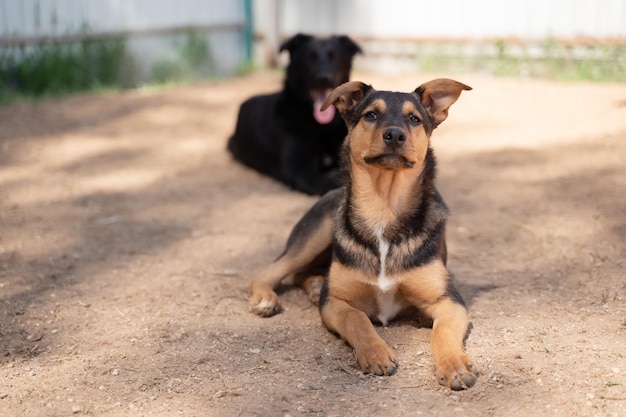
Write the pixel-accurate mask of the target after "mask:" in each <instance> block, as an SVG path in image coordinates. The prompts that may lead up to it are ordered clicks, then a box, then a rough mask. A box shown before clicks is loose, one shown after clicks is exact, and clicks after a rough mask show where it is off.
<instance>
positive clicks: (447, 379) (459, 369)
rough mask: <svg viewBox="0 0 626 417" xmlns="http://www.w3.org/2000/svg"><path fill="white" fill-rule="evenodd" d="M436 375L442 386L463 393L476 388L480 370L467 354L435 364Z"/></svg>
mask: <svg viewBox="0 0 626 417" xmlns="http://www.w3.org/2000/svg"><path fill="white" fill-rule="evenodd" d="M435 374H436V375H437V378H438V379H439V383H440V384H441V385H444V386H447V387H449V388H450V389H452V390H454V391H461V390H464V389H468V388H471V387H473V386H474V384H475V383H476V378H477V377H478V368H476V366H475V365H474V364H473V363H472V360H471V359H470V357H469V356H467V355H466V354H464V353H463V354H461V355H458V356H455V357H449V358H445V359H442V360H441V361H440V362H439V363H437V364H435Z"/></svg>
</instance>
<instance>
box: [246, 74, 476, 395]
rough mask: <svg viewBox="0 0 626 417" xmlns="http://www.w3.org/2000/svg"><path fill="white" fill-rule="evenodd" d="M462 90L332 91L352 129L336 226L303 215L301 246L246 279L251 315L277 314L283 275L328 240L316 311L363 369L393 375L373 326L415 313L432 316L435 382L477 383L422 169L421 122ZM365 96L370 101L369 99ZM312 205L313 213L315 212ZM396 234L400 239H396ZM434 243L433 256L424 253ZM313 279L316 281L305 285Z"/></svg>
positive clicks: (434, 121)
mask: <svg viewBox="0 0 626 417" xmlns="http://www.w3.org/2000/svg"><path fill="white" fill-rule="evenodd" d="M468 89H470V87H468V86H466V85H464V84H461V83H458V82H456V81H453V80H446V79H439V80H433V81H431V82H428V83H426V84H423V85H422V86H420V87H418V89H417V90H416V91H415V93H414V96H412V97H409V95H401V94H400V95H398V96H394V94H396V93H391V92H383V93H382V94H379V95H377V96H368V94H370V93H371V92H372V91H373V89H372V88H371V87H369V86H367V85H365V84H363V83H361V82H358V81H355V82H350V83H346V84H343V85H342V86H340V87H338V88H336V89H335V90H334V91H333V92H332V93H331V94H330V96H329V98H328V100H327V102H326V103H325V104H324V106H323V108H325V107H327V106H328V105H330V104H334V105H335V106H336V107H337V109H338V110H339V111H340V113H341V114H342V116H343V117H344V119H345V120H346V122H347V123H348V137H347V138H346V145H345V146H346V155H345V156H346V157H347V158H348V161H347V166H348V168H349V170H348V171H349V172H348V174H349V187H347V188H346V191H344V193H345V194H344V195H343V196H342V198H343V199H342V200H341V202H340V203H337V207H338V208H337V212H336V214H335V220H334V223H333V222H331V221H330V220H329V219H330V216H328V217H323V218H320V217H316V216H311V217H309V218H307V219H308V220H307V222H303V223H302V224H304V223H306V224H310V223H308V222H310V221H314V222H315V221H317V222H318V223H319V224H316V227H317V228H318V230H316V231H315V232H314V233H311V234H310V235H308V234H307V236H306V238H304V242H301V240H302V239H297V237H296V239H295V240H297V242H296V243H293V244H292V245H291V246H289V245H288V248H287V251H286V253H285V254H284V255H283V256H282V257H280V258H279V259H278V260H277V261H276V262H275V263H274V264H272V265H270V267H268V268H267V269H266V270H265V271H264V272H262V273H261V274H259V275H258V276H257V277H255V278H254V279H253V280H252V281H251V286H250V288H251V290H252V298H251V306H252V309H253V311H255V312H256V313H257V314H259V315H271V314H275V313H276V312H277V309H278V308H279V307H280V304H279V303H278V297H277V296H276V294H275V293H274V291H273V289H274V288H275V287H276V286H277V285H278V283H279V282H280V280H281V279H283V278H284V277H285V276H286V275H289V274H292V273H294V272H298V271H300V270H302V269H303V268H305V267H306V265H307V264H308V263H310V262H312V260H313V259H314V258H315V257H316V256H318V254H319V253H320V251H322V250H323V247H324V246H328V245H329V244H330V241H331V239H333V237H334V242H335V244H334V246H333V247H334V251H335V253H336V254H337V251H338V250H339V253H340V256H339V255H336V256H335V257H334V258H333V261H332V263H331V264H330V268H329V271H328V276H327V277H326V280H325V282H324V285H325V290H326V292H325V293H324V290H322V293H323V295H322V299H321V300H320V313H321V317H322V321H323V322H324V324H325V325H326V327H327V328H328V329H329V330H331V331H333V332H335V333H337V334H339V335H340V336H341V338H342V339H344V340H345V341H346V342H347V343H348V344H349V345H350V346H352V347H353V348H354V350H355V354H356V357H357V362H358V364H359V366H360V367H361V370H362V371H363V372H366V373H368V372H371V373H374V374H377V375H391V374H393V373H394V372H395V371H396V369H397V360H396V358H395V354H394V352H393V349H391V347H389V345H388V344H387V343H386V342H385V341H384V340H383V339H382V338H381V337H380V336H379V335H378V334H377V332H376V329H375V328H374V326H373V324H372V320H375V321H379V322H381V323H383V324H384V323H387V321H388V320H391V319H393V318H394V317H396V316H397V315H399V314H401V313H403V312H405V311H409V310H411V309H413V308H417V309H419V310H420V311H421V312H422V313H423V314H425V315H426V316H428V317H430V318H431V319H432V320H433V331H432V337H431V349H432V352H433V361H434V364H435V373H436V375H437V377H438V379H439V382H440V383H441V384H443V385H446V386H448V387H450V388H452V389H455V390H457V389H464V388H469V387H471V386H472V385H474V382H475V380H476V375H477V371H476V368H475V367H474V365H473V364H472V361H471V359H470V358H469V357H468V356H467V355H466V354H465V352H464V350H463V341H464V338H465V336H466V334H467V330H468V326H469V319H468V314H467V310H466V308H465V307H464V305H463V304H462V300H460V296H459V295H458V294H457V293H456V290H454V287H453V285H452V283H451V282H450V277H449V275H448V271H447V269H446V266H445V264H446V246H445V238H444V237H443V233H444V232H445V220H446V216H447V209H446V208H445V205H443V203H442V202H441V200H440V199H437V198H436V197H435V195H437V194H436V190H434V185H432V176H433V172H434V171H433V169H432V167H433V166H434V161H433V160H432V159H430V160H429V161H430V165H428V166H429V167H431V168H429V170H428V171H426V167H427V165H426V162H425V161H426V158H427V157H428V152H429V141H430V137H429V134H428V133H427V130H426V129H425V124H424V123H425V122H428V123H429V126H430V127H429V130H428V132H432V129H434V128H435V127H436V126H437V125H438V124H439V123H441V122H442V121H444V120H445V119H446V117H447V115H448V108H449V107H450V105H452V104H453V103H454V102H455V101H456V100H457V98H458V97H459V95H460V93H461V91H462V90H468ZM368 97H376V98H371V100H370V101H371V102H367V101H366V100H368ZM381 97H382V98H381ZM384 97H389V98H390V99H391V101H390V102H387V101H386V100H385V99H384ZM400 97H402V100H405V101H404V102H402V101H400V99H399V98H400ZM407 97H408V98H407ZM418 97H419V99H420V100H421V102H420V103H417V104H421V106H423V108H425V109H426V110H427V111H428V114H426V115H425V114H423V113H422V112H423V109H422V108H421V107H420V108H418V106H417V105H416V102H415V100H416V99H417V98H418ZM361 101H363V103H361ZM390 103H392V104H391V105H390ZM361 104H362V105H361ZM357 105H358V107H356V106H357ZM355 108H358V109H360V110H359V112H360V113H359V114H356V112H355V111H354V110H353V109H355ZM398 109H399V110H398ZM372 111H373V112H374V113H371V112H372ZM394 113H400V114H394ZM372 114H374V115H375V117H373V116H371V115H372ZM368 115H370V116H368ZM417 115H419V120H418V121H416V119H415V117H416V116H417ZM422 117H425V118H426V119H427V120H424V119H421V118H422ZM420 121H421V122H420ZM385 132H387V133H385ZM389 132H394V135H395V136H392V135H391V133H389ZM427 173H429V174H427ZM423 179H426V180H427V182H423ZM423 184H426V185H424V189H422V185H423ZM433 190H434V191H433ZM337 197H338V195H337ZM337 201H338V200H337ZM315 207H316V206H314V208H312V209H311V211H310V212H309V213H313V212H315V213H317V211H316V210H315ZM419 213H427V214H423V215H422V214H420V215H419V216H422V217H419V216H418V217H417V218H418V219H419V220H418V222H419V223H421V224H419V223H418V224H416V223H415V222H416V220H411V221H412V222H413V223H410V222H409V224H408V225H407V224H403V223H402V222H403V219H405V218H406V219H410V218H412V217H411V216H415V215H417V214H419ZM324 216H326V215H324ZM305 217H306V216H305ZM316 219H317V220H316ZM300 224H301V223H299V225H300ZM303 227H304V226H303ZM406 227H416V229H415V233H412V234H406V235H405V234H402V233H401V232H402V231H403V228H406ZM307 233H308V232H307ZM395 233H401V234H400V235H398V236H399V238H397V239H396V238H395V236H396V235H395ZM290 239H291V238H290ZM429 239H437V240H432V241H430V240H429ZM434 244H436V245H437V246H436V247H435V252H433V250H432V249H428V248H432V247H433V245H434ZM429 251H430V252H429ZM413 262H415V263H413ZM318 281H319V277H316V278H313V279H312V280H311V281H309V280H304V281H303V282H304V283H303V284H302V285H303V286H305V287H306V286H308V285H310V283H311V282H318ZM314 286H315V285H313V287H314ZM307 292H308V293H309V294H310V292H309V291H308V290H307Z"/></svg>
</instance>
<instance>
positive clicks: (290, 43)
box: [278, 33, 313, 54]
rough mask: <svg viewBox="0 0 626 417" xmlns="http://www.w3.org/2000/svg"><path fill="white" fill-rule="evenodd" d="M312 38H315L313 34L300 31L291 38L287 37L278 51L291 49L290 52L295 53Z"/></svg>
mask: <svg viewBox="0 0 626 417" xmlns="http://www.w3.org/2000/svg"><path fill="white" fill-rule="evenodd" d="M311 39H313V36H311V35H306V34H304V33H298V34H297V35H296V36H294V37H293V38H291V39H287V40H286V41H285V42H284V43H283V44H282V45H280V49H279V50H278V52H282V51H289V53H290V54H293V52H294V51H295V50H296V49H298V48H299V47H301V46H302V45H304V44H305V43H307V42H308V41H310V40H311Z"/></svg>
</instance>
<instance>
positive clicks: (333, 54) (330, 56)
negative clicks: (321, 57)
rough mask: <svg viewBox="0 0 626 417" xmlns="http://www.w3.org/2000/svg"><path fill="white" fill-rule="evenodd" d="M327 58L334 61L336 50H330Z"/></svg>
mask: <svg viewBox="0 0 626 417" xmlns="http://www.w3.org/2000/svg"><path fill="white" fill-rule="evenodd" d="M326 58H328V60H329V61H332V60H333V59H335V52H334V51H328V54H327V55H326Z"/></svg>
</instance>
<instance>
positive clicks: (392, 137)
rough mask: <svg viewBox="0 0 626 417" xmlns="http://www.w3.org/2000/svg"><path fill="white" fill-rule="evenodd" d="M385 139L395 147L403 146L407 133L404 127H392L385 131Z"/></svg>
mask: <svg viewBox="0 0 626 417" xmlns="http://www.w3.org/2000/svg"><path fill="white" fill-rule="evenodd" d="M383 140H384V141H385V143H386V144H387V145H389V146H391V147H393V148H397V147H399V146H402V145H403V144H404V142H406V135H405V134H404V131H403V130H402V129H399V128H397V127H390V128H388V129H385V131H384V132H383Z"/></svg>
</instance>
